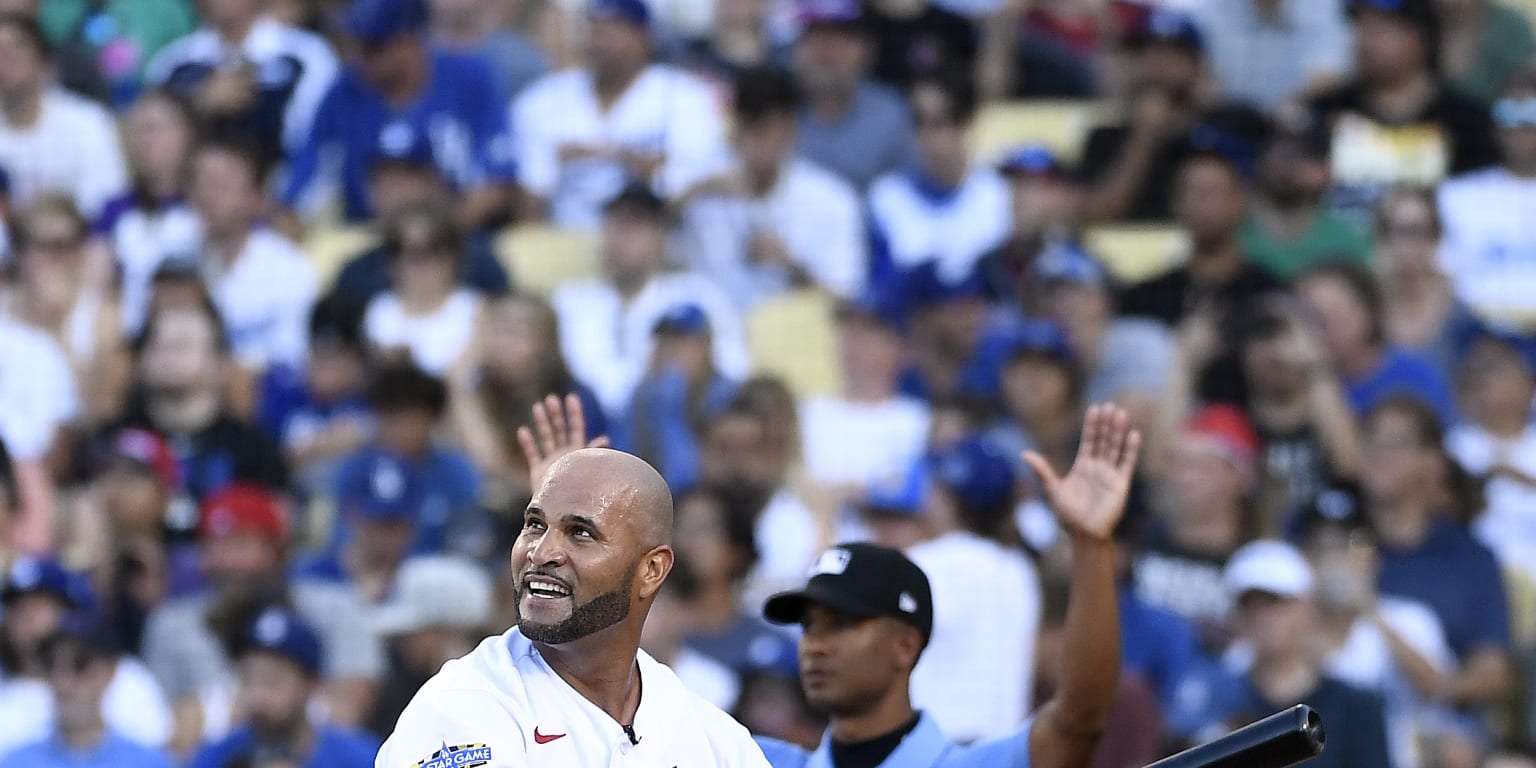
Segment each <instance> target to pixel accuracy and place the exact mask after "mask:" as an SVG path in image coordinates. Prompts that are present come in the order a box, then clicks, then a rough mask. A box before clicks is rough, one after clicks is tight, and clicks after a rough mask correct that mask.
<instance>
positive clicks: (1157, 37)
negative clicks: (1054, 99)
mask: <svg viewBox="0 0 1536 768" xmlns="http://www.w3.org/2000/svg"><path fill="white" fill-rule="evenodd" d="M1125 45H1126V47H1127V48H1128V51H1129V53H1130V56H1129V58H1128V59H1127V61H1126V73H1127V77H1128V80H1129V82H1128V83H1127V87H1126V98H1127V99H1128V101H1127V103H1126V106H1125V110H1124V119H1125V122H1124V123H1122V124H1119V125H1101V126H1099V127H1096V128H1094V129H1093V130H1092V131H1091V132H1090V133H1089V134H1088V136H1087V139H1086V141H1085V142H1084V144H1083V160H1082V164H1083V169H1082V170H1083V176H1084V178H1085V179H1086V181H1087V183H1088V194H1087V197H1086V199H1085V201H1084V205H1083V215H1084V217H1086V218H1087V219H1088V220H1090V221H1095V222H1098V221H1118V220H1122V219H1124V220H1131V221H1156V220H1164V219H1169V218H1172V216H1173V215H1174V212H1175V208H1174V200H1175V198H1176V196H1177V195H1176V193H1175V192H1174V184H1175V179H1176V177H1177V176H1178V175H1179V170H1180V168H1181V167H1182V166H1184V165H1185V158H1186V156H1187V155H1188V154H1189V153H1190V151H1191V149H1192V148H1193V147H1192V142H1191V141H1190V139H1191V137H1192V136H1198V135H1201V134H1212V133H1214V134H1219V135H1222V136H1226V137H1230V138H1229V139H1228V141H1229V142H1230V143H1234V144H1238V145H1245V146H1247V147H1253V146H1257V145H1258V144H1259V143H1260V140H1261V138H1262V136H1263V134H1264V133H1265V131H1266V130H1267V128H1268V125H1267V123H1266V121H1265V119H1264V116H1263V115H1261V114H1259V113H1257V112H1255V111H1254V110H1253V109H1252V108H1251V107H1248V106H1246V105H1242V104H1232V103H1222V102H1218V101H1214V100H1212V99H1211V98H1210V97H1209V96H1207V95H1205V94H1204V93H1203V91H1202V90H1201V88H1200V83H1201V80H1202V79H1203V78H1204V77H1205V35H1204V34H1202V33H1201V31H1200V27H1199V26H1198V25H1197V24H1196V23H1195V20H1194V19H1193V18H1192V17H1190V16H1188V15H1185V14H1182V13H1179V12H1177V11H1172V10H1166V9H1159V10H1155V11H1153V12H1152V13H1151V14H1149V15H1148V16H1147V17H1146V19H1145V20H1144V21H1143V22H1141V23H1140V24H1138V25H1136V26H1135V27H1133V28H1132V30H1131V31H1130V32H1129V33H1128V36H1127V38H1126V41H1125ZM1245 151H1247V152H1251V151H1252V150H1245Z"/></svg>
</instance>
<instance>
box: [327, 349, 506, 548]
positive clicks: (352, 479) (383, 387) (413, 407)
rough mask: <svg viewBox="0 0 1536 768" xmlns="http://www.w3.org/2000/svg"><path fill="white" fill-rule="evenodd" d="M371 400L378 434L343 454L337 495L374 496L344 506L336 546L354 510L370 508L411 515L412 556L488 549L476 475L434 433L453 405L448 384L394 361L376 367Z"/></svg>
mask: <svg viewBox="0 0 1536 768" xmlns="http://www.w3.org/2000/svg"><path fill="white" fill-rule="evenodd" d="M368 402H369V405H370V406H372V408H373V415H374V419H375V420H376V422H377V425H378V426H377V430H376V433H375V436H374V438H373V439H372V440H371V441H369V442H368V443H367V444H365V445H364V446H363V447H362V449H360V450H359V451H358V452H357V453H355V454H353V455H351V456H349V457H348V458H346V459H344V460H343V462H342V465H341V467H340V468H339V469H338V470H337V473H336V497H337V501H338V502H340V503H342V504H345V503H346V502H347V501H350V500H354V499H359V498H362V499H365V500H368V499H371V500H373V501H371V502H370V503H367V504H365V505H364V508H358V509H349V508H346V507H343V508H342V509H341V510H340V511H341V519H340V520H338V521H337V525H336V527H335V530H334V531H333V535H334V539H333V542H332V544H333V546H334V545H340V544H343V543H345V542H346V541H347V539H348V538H349V536H350V535H351V532H350V530H349V521H350V520H351V518H352V517H353V516H355V515H361V516H363V517H367V516H368V513H369V511H370V510H373V511H374V512H376V513H377V514H378V516H381V517H384V518H388V519H396V520H398V519H401V517H402V516H406V517H409V518H412V519H411V520H410V521H409V522H411V523H412V524H413V526H412V527H413V528H414V535H413V536H412V537H410V546H409V548H408V550H407V551H408V552H409V553H410V554H435V553H441V552H449V553H455V554H463V555H467V556H470V557H483V556H485V555H488V554H489V552H488V551H487V550H488V549H489V547H490V541H489V539H488V537H487V528H488V526H489V520H488V519H487V517H486V515H485V513H484V512H483V511H482V510H481V509H480V505H479V491H480V477H479V474H478V473H477V472H475V468H474V465H472V464H470V463H469V460H468V459H467V458H465V457H464V455H463V454H461V453H459V452H458V451H456V450H454V449H452V448H449V447H447V446H444V445H440V444H438V442H437V441H436V440H435V439H434V437H433V436H434V434H435V433H436V431H437V429H438V425H439V423H440V422H441V421H442V418H443V415H444V414H445V413H446V411H447V408H448V390H447V388H446V387H445V386H444V385H443V382H442V381H441V380H439V379H436V378H434V377H432V376H431V375H430V374H427V373H425V372H423V371H421V370H420V369H418V368H415V367H412V366H410V365H389V366H386V367H384V368H381V369H380V370H378V371H376V372H375V373H374V376H373V383H372V385H370V386H369V388H368Z"/></svg>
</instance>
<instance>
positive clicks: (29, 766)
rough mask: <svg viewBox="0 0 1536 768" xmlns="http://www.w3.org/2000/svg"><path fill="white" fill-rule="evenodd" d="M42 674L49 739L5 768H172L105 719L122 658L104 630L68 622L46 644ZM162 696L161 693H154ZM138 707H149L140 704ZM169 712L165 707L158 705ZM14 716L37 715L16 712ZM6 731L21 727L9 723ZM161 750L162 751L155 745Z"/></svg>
mask: <svg viewBox="0 0 1536 768" xmlns="http://www.w3.org/2000/svg"><path fill="white" fill-rule="evenodd" d="M41 657H42V665H43V670H44V671H45V673H46V676H47V679H48V690H49V692H50V693H51V702H50V704H51V706H50V708H51V709H52V710H53V712H52V714H51V715H48V716H45V718H44V722H48V721H52V722H51V723H49V725H48V727H49V729H50V733H49V734H48V735H47V737H46V738H44V739H42V740H41V741H38V742H35V743H31V744H28V745H26V746H22V747H19V748H17V749H16V750H14V751H12V752H10V753H9V754H6V755H5V756H3V757H0V766H4V768H45V767H50V768H51V767H52V766H59V765H70V766H80V767H81V768H86V767H88V766H99V767H100V768H107V766H111V768H118V767H119V766H121V768H170V765H171V763H170V761H169V760H168V759H166V757H165V754H164V753H162V752H160V751H158V750H156V749H154V748H153V747H152V746H146V745H144V744H139V743H136V742H135V741H133V740H131V739H130V738H126V737H125V735H124V734H122V733H120V732H118V730H117V728H116V727H115V725H114V724H113V723H110V722H108V719H107V717H106V716H105V714H104V711H105V708H106V706H107V700H108V697H109V696H110V694H109V691H110V690H111V687H112V683H113V682H114V681H115V680H116V679H117V677H118V675H117V667H118V662H119V656H118V651H117V648H116V646H115V645H114V641H113V639H112V636H111V633H110V632H108V631H107V630H106V628H105V627H103V626H101V625H99V624H94V623H86V622H84V621H75V622H66V623H65V624H64V625H63V627H62V628H61V629H60V631H59V632H57V633H56V634H54V635H52V636H51V637H50V638H48V640H46V641H45V643H44V646H43V648H42V650H41ZM152 692H153V693H155V694H156V695H158V691H152ZM135 703H136V704H139V705H145V704H149V703H150V702H148V701H145V702H135ZM159 703H160V706H161V708H162V711H163V708H164V702H159ZM8 714H9V715H13V716H14V715H23V714H27V715H30V714H32V713H31V712H28V711H26V710H19V711H18V710H12V711H10V712H8ZM7 721H8V722H7V727H8V728H10V727H13V726H14V725H16V723H15V722H14V721H12V720H11V719H10V717H8V718H7ZM155 746H158V745H155Z"/></svg>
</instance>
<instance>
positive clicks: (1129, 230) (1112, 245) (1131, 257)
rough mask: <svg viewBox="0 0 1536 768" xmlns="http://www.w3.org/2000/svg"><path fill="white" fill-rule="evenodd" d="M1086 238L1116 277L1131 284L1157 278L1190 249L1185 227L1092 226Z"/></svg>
mask: <svg viewBox="0 0 1536 768" xmlns="http://www.w3.org/2000/svg"><path fill="white" fill-rule="evenodd" d="M1083 241H1084V243H1083V244H1084V245H1085V246H1087V248H1088V250H1089V252H1091V253H1093V254H1094V255H1096V256H1098V257H1099V258H1100V259H1102V260H1103V261H1104V266H1106V267H1108V268H1109V271H1110V274H1112V275H1114V276H1115V279H1116V280H1118V281H1120V282H1121V283H1127V284H1129V283H1137V282H1140V281H1142V280H1146V279H1147V278H1149V277H1156V276H1157V275H1158V274H1159V273H1161V272H1164V271H1166V270H1167V269H1169V268H1170V267H1172V266H1174V265H1175V264H1178V263H1179V262H1181V261H1183V260H1184V258H1185V255H1186V254H1187V252H1188V248H1189V243H1188V237H1187V236H1186V235H1185V234H1184V231H1183V230H1181V229H1179V228H1178V227H1174V226H1170V225H1162V224H1153V225H1145V224H1110V225H1105V226H1099V227H1091V228H1089V229H1088V231H1087V232H1085V233H1084V235H1083Z"/></svg>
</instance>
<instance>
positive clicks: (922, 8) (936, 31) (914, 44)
mask: <svg viewBox="0 0 1536 768" xmlns="http://www.w3.org/2000/svg"><path fill="white" fill-rule="evenodd" d="M865 8H866V11H865V17H864V23H865V26H866V28H867V29H868V30H869V33H870V37H871V38H872V39H873V40H875V64H874V71H873V73H872V74H873V75H874V77H875V79H877V80H880V81H882V82H885V83H888V84H890V85H892V86H894V87H896V88H900V89H902V90H906V89H907V88H908V87H910V86H911V85H912V82H913V81H914V80H915V79H917V77H918V76H919V75H924V74H930V73H933V72H937V71H940V70H951V69H952V70H956V71H960V72H971V71H973V70H974V69H975V65H976V51H977V45H978V40H977V32H976V28H975V27H974V26H972V24H971V22H970V21H968V20H967V19H966V18H965V17H964V16H960V15H958V14H956V13H954V12H952V11H947V10H944V9H943V8H939V7H938V6H935V5H932V4H931V3H929V2H927V0H873V1H872V2H868V3H866V5H865Z"/></svg>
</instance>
